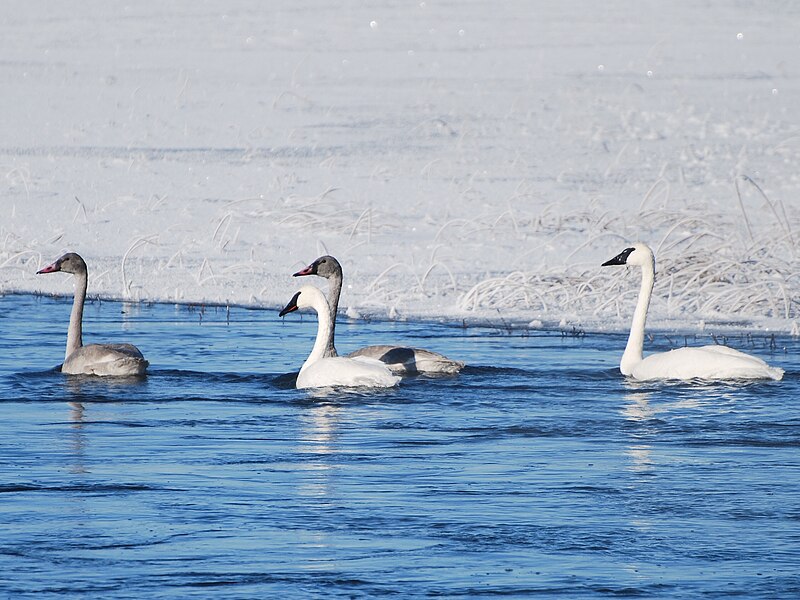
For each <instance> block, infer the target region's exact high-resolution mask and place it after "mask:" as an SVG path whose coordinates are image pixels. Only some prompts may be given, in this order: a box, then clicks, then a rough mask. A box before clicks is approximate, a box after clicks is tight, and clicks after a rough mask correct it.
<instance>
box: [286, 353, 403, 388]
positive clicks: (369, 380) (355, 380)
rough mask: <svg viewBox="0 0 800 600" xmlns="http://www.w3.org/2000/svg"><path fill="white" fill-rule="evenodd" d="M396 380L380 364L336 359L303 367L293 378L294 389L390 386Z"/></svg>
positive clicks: (365, 360) (395, 377)
mask: <svg viewBox="0 0 800 600" xmlns="http://www.w3.org/2000/svg"><path fill="white" fill-rule="evenodd" d="M399 381H400V378H399V377H397V376H396V375H393V374H392V372H391V371H390V370H389V369H388V368H387V367H386V365H384V364H383V363H381V362H380V361H377V360H373V359H369V358H358V359H353V358H347V357H343V356H337V357H329V358H322V359H319V360H317V361H315V362H313V363H311V364H310V365H307V366H305V367H304V368H303V369H302V370H301V371H300V374H299V375H298V376H297V387H298V389H300V388H315V387H393V386H395V385H397V382H399Z"/></svg>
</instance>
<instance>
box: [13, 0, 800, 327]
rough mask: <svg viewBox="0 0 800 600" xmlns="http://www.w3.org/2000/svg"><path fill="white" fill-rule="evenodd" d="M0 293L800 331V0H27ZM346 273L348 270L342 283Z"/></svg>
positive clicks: (16, 20)
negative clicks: (52, 271) (630, 261)
mask: <svg viewBox="0 0 800 600" xmlns="http://www.w3.org/2000/svg"><path fill="white" fill-rule="evenodd" d="M0 31H2V36H0V49H2V56H3V60H2V61H0V84H1V85H2V89H3V94H2V100H1V102H2V110H0V119H2V123H3V126H2V131H3V138H2V140H0V174H2V177H1V178H0V181H1V182H2V190H0V192H1V195H0V198H2V200H0V203H1V206H2V210H0V215H2V220H0V292H42V293H48V294H51V293H68V292H69V291H70V289H69V283H68V282H67V281H65V278H63V277H59V276H36V275H35V274H34V273H35V272H36V270H37V269H38V268H40V267H41V266H43V265H45V264H47V263H49V262H50V261H52V260H54V259H55V258H57V257H58V256H59V255H61V254H62V253H63V252H65V251H68V250H71V251H76V252H79V253H80V254H82V255H83V256H84V258H85V259H86V260H87V262H88V264H89V268H90V281H89V286H90V294H91V295H97V296H101V297H104V298H116V299H126V300H134V301H165V302H193V303H203V302H205V303H220V304H240V305H248V306H264V307H275V308H277V307H281V306H283V305H284V304H285V303H286V302H287V301H288V299H289V298H291V296H292V294H293V292H294V291H295V290H296V288H297V287H299V283H300V282H298V281H297V280H296V279H292V277H291V274H292V273H293V272H295V271H296V270H298V269H299V268H301V267H303V266H305V265H306V264H308V263H309V262H311V261H312V260H313V259H314V258H316V257H317V256H319V255H321V254H323V253H330V254H333V255H335V256H336V257H337V258H338V259H339V260H340V262H342V264H343V266H344V269H345V290H344V295H343V300H342V302H343V308H344V309H349V310H348V314H351V315H358V316H365V317H379V318H392V319H444V320H448V321H458V322H461V321H466V322H469V323H480V322H484V321H493V320H502V321H503V322H508V323H518V324H520V326H526V325H527V324H531V327H537V328H538V327H549V326H556V325H557V324H560V323H561V324H563V325H564V326H567V327H574V326H577V327H584V328H586V327H594V328H602V329H620V330H623V329H625V328H626V327H627V326H628V324H629V320H630V315H631V312H632V310H633V303H634V301H635V296H636V293H637V291H638V273H637V272H634V271H633V270H630V272H628V271H627V270H625V269H622V268H605V269H600V268H599V265H600V263H602V262H603V261H605V260H606V259H608V258H611V257H612V256H614V255H616V254H617V253H618V252H619V251H621V250H622V249H623V248H625V247H626V244H627V243H629V242H631V241H635V240H639V239H641V240H643V241H646V242H648V243H649V244H650V245H651V246H652V247H653V248H654V249H655V250H656V259H657V263H658V265H657V266H658V271H659V274H658V279H657V284H656V291H655V296H654V299H653V302H652V304H651V317H652V318H651V320H650V322H651V323H653V324H661V325H663V326H668V327H676V328H680V329H686V328H689V329H691V328H700V327H703V326H705V327H708V326H713V325H715V324H734V325H736V326H743V327H748V328H754V329H776V330H779V331H786V332H789V331H790V330H792V328H793V327H794V328H796V322H797V320H798V318H800V315H798V312H799V310H798V298H800V294H798V291H800V261H799V260H798V238H800V228H798V224H800V206H799V205H798V201H797V200H798V197H799V196H798V191H799V189H800V171H798V168H797V165H798V164H800V122H798V119H799V118H800V114H799V113H798V107H799V106H800V38H798V36H797V31H800V6H795V5H794V4H793V3H787V2H774V3H770V5H769V9H768V10H767V9H764V8H763V7H762V6H760V5H753V6H751V5H748V4H747V3H735V4H733V5H732V4H731V3H728V2H723V1H721V0H720V1H707V2H702V3H693V2H688V1H680V2H675V3H669V4H668V5H662V4H661V3H640V2H626V1H623V0H614V1H612V2H605V3H597V2H592V1H589V0H579V1H575V2H563V3H550V2H528V1H527V0H510V1H508V2H502V3H498V2H492V1H489V0H476V1H473V2H444V1H442V2H440V1H434V0H427V1H425V2H383V3H363V2H355V1H346V2H343V3H330V2H323V1H321V0H293V1H292V2H271V3H268V4H265V3H263V2H257V1H255V0H238V1H226V2H222V1H207V2H195V1H184V2H169V3H155V2H140V3H130V4H126V3H119V2H106V1H100V0H97V1H94V2H81V3H78V4H75V3H58V2H27V1H25V2H23V1H20V0H17V1H12V2H8V3H7V6H6V10H5V11H4V15H3V16H2V17H0ZM319 283H320V285H322V286H323V287H324V283H323V282H321V281H320V282H319Z"/></svg>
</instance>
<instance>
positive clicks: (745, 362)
mask: <svg viewBox="0 0 800 600" xmlns="http://www.w3.org/2000/svg"><path fill="white" fill-rule="evenodd" d="M609 265H635V266H638V267H641V268H642V287H641V289H640V291H639V299H638V301H637V303H636V310H635V311H634V313H633V324H632V325H631V333H630V336H629V337H628V344H627V346H625V352H624V353H623V354H622V360H621V361H620V365H619V370H620V371H621V372H622V374H623V375H629V376H631V377H633V378H634V379H640V380H647V379H682V380H688V379H707V380H717V381H719V380H725V379H775V380H780V379H781V378H782V377H783V369H780V368H778V367H770V366H769V365H768V364H767V363H765V362H764V361H763V360H761V359H760V358H756V357H755V356H750V355H749V354H745V353H744V352H739V351H738V350H734V349H733V348H728V347H727V346H702V347H700V348H678V349H676V350H670V351H669V352H662V353H660V354H651V355H650V356H647V357H644V358H643V357H642V347H643V345H644V326H645V321H646V320H647V309H648V307H649V306H650V296H651V295H652V293H653V284H654V283H655V268H656V261H655V258H654V257H653V251H652V250H650V248H649V247H648V246H647V245H646V244H642V243H636V244H633V246H631V247H629V248H626V249H625V250H623V251H622V252H620V253H619V254H618V255H617V256H615V257H614V258H612V259H611V260H608V261H606V262H604V263H603V264H602V266H604V267H606V266H609Z"/></svg>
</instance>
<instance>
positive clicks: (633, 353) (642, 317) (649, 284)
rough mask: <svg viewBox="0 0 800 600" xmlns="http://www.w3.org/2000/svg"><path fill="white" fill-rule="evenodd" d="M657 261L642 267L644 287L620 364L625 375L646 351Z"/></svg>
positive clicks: (640, 292)
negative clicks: (646, 336) (646, 324)
mask: <svg viewBox="0 0 800 600" xmlns="http://www.w3.org/2000/svg"><path fill="white" fill-rule="evenodd" d="M655 270H656V269H655V261H651V262H650V263H648V264H645V265H643V266H642V287H641V288H640V289H639V299H638V300H637V301H636V310H634V311H633V322H632V323H631V333H630V335H629V336H628V344H627V345H626V346H625V352H624V353H623V355H622V361H621V362H620V371H622V373H623V375H630V374H631V372H632V371H633V367H634V366H635V365H637V364H638V363H640V362H642V351H643V349H644V328H645V323H646V321H647V309H648V308H649V307H650V297H651V296H652V294H653V285H654V284H655Z"/></svg>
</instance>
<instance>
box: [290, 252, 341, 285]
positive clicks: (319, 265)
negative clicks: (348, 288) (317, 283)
mask: <svg viewBox="0 0 800 600" xmlns="http://www.w3.org/2000/svg"><path fill="white" fill-rule="evenodd" d="M305 275H317V276H318V277H324V278H325V279H330V278H331V277H333V276H334V275H339V277H341V276H342V265H340V264H339V261H338V260H336V259H335V258H334V257H332V256H330V255H329V254H326V255H325V256H320V257H319V258H318V259H317V260H315V261H314V262H312V263H311V264H310V265H308V266H307V267H306V268H305V269H302V270H300V271H298V272H297V273H295V274H294V275H292V277H303V276H305Z"/></svg>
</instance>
